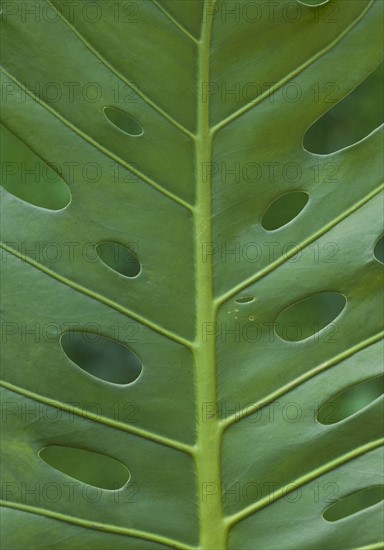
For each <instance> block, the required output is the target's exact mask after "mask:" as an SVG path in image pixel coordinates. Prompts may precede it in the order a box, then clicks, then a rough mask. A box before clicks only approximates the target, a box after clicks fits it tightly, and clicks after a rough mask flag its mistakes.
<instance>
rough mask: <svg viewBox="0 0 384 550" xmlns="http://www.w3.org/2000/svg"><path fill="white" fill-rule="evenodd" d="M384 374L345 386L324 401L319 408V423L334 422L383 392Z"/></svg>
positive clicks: (342, 418)
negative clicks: (345, 387) (348, 386)
mask: <svg viewBox="0 0 384 550" xmlns="http://www.w3.org/2000/svg"><path fill="white" fill-rule="evenodd" d="M383 384H384V376H377V377H376V378H371V379H369V380H364V382H360V383H359V384H355V385H354V386H351V387H350V388H347V389H346V390H344V391H343V392H341V393H339V394H338V395H335V396H334V397H332V399H330V400H329V401H327V402H326V403H324V405H323V406H322V407H321V408H320V409H319V412H318V414H317V420H318V421H319V422H320V424H326V425H328V424H335V423H336V422H340V421H341V420H344V419H345V418H348V416H351V415H352V414H354V413H356V412H358V411H360V410H361V409H363V408H364V407H366V406H367V405H369V404H370V403H372V401H374V400H375V399H377V398H378V397H380V395H382V394H383Z"/></svg>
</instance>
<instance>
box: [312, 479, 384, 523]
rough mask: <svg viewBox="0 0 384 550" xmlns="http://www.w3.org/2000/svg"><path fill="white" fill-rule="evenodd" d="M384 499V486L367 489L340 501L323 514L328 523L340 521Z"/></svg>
mask: <svg viewBox="0 0 384 550" xmlns="http://www.w3.org/2000/svg"><path fill="white" fill-rule="evenodd" d="M383 497H384V486H376V487H367V488H366V489H362V490H360V491H356V492H355V493H351V494H350V495H347V496H346V497H344V498H342V499H340V500H338V501H337V502H334V503H333V504H331V506H328V508H327V509H326V510H325V511H324V512H323V517H324V519H325V520H326V521H338V520H339V519H343V518H345V517H347V516H351V515H352V514H356V512H360V510H364V509H365V508H368V507H369V506H373V505H374V504H377V503H378V502H381V501H382V500H383Z"/></svg>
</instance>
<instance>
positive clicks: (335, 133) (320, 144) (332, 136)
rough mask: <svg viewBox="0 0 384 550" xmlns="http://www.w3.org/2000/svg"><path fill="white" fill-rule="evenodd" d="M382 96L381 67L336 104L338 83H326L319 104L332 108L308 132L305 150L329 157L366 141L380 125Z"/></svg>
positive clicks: (381, 120)
mask: <svg viewBox="0 0 384 550" xmlns="http://www.w3.org/2000/svg"><path fill="white" fill-rule="evenodd" d="M383 94H384V90H383V65H380V67H379V68H378V69H376V70H375V71H374V72H373V73H372V74H371V75H370V76H368V78H366V79H365V80H364V81H363V82H362V83H361V84H360V85H359V86H357V88H355V89H354V90H353V91H352V92H351V93H350V94H349V95H348V96H347V97H345V98H344V99H343V100H341V101H340V102H339V103H337V104H335V103H336V101H335V99H336V97H337V83H336V82H328V83H326V84H325V85H324V87H323V89H322V88H320V91H319V100H320V101H325V102H329V106H330V107H331V105H332V104H334V105H335V106H334V107H332V109H330V110H329V111H327V112H326V113H325V114H324V115H323V116H322V117H321V118H319V119H318V120H317V121H316V122H315V123H314V124H312V126H310V127H309V128H308V130H307V131H306V133H305V135H304V140H303V144H304V147H305V148H306V149H307V150H308V151H310V152H312V153H317V154H328V153H332V152H334V151H338V150H339V149H342V148H343V147H347V146H348V145H352V144H353V143H356V142H357V141H360V140H361V139H363V138H364V137H366V136H367V135H368V134H370V133H371V132H372V131H373V130H374V129H375V128H377V127H378V126H380V124H381V123H382V122H383V102H382V97H383Z"/></svg>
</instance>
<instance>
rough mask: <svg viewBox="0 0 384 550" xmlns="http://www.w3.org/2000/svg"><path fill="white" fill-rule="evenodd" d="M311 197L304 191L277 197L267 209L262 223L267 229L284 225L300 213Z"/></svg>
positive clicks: (272, 229)
mask: <svg viewBox="0 0 384 550" xmlns="http://www.w3.org/2000/svg"><path fill="white" fill-rule="evenodd" d="M308 199H309V195H308V193H304V191H292V192H291V193H285V194H284V195H281V197H279V198H277V199H275V200H274V201H273V202H272V203H271V204H270V205H269V206H268V208H267V210H266V211H265V213H264V215H263V217H262V219H261V225H262V227H264V229H266V230H267V231H274V230H275V229H279V228H280V227H283V226H284V225H286V224H287V223H289V222H290V221H292V220H293V219H294V218H296V216H298V215H299V214H300V212H301V211H302V210H303V208H304V206H305V205H306V204H307V202H308Z"/></svg>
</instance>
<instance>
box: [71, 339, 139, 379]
mask: <svg viewBox="0 0 384 550" xmlns="http://www.w3.org/2000/svg"><path fill="white" fill-rule="evenodd" d="M60 342H61V346H62V348H63V350H64V352H65V354H66V355H67V356H68V357H69V359H70V360H71V361H73V362H74V363H76V365H77V366H78V367H80V368H81V369H83V370H85V371H86V372H88V373H89V374H91V375H92V376H95V377H96V378H100V379H101V380H106V381H107V382H112V383H113V384H131V383H132V382H134V381H135V380H136V379H137V378H138V377H139V376H140V373H141V371H142V368H143V366H142V363H141V361H140V359H139V358H138V357H137V355H136V354H135V353H134V352H133V351H131V350H130V349H128V348H127V347H126V346H123V345H122V344H120V343H119V342H116V341H115V340H111V339H110V338H105V337H104V336H100V334H95V333H91V332H85V331H82V332H81V331H71V332H65V333H64V334H63V335H62V336H61V339H60Z"/></svg>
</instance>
